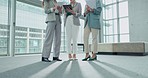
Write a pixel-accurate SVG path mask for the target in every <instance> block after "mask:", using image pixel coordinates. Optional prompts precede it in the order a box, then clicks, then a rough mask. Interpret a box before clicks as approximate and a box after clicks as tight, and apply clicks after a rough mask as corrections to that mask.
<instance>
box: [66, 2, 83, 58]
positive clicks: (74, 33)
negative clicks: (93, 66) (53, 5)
mask: <svg viewBox="0 0 148 78" xmlns="http://www.w3.org/2000/svg"><path fill="white" fill-rule="evenodd" d="M70 5H71V6H72V9H70V8H67V9H66V10H65V11H66V13H65V18H66V19H65V27H66V36H67V38H66V39H67V52H68V58H69V59H70V60H71V59H76V52H77V39H78V33H79V26H80V19H79V16H81V11H82V7H81V4H80V3H78V2H76V0H70ZM71 41H73V43H72V44H71ZM71 45H72V46H73V48H72V51H71ZM72 54H73V55H72Z"/></svg>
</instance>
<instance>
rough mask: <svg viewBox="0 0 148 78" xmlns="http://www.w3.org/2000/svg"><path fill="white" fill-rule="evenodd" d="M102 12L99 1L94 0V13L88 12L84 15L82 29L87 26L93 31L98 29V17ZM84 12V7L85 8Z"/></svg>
mask: <svg viewBox="0 0 148 78" xmlns="http://www.w3.org/2000/svg"><path fill="white" fill-rule="evenodd" d="M101 11H102V6H101V2H100V0H96V9H94V12H90V13H88V14H87V15H86V19H85V24H84V28H85V27H86V25H87V24H88V27H90V28H94V29H100V28H101V26H100V25H101V24H100V15H101ZM85 12H86V7H85Z"/></svg>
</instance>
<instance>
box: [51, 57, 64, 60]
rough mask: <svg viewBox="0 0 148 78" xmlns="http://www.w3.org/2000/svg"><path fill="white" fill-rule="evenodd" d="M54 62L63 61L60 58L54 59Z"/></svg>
mask: <svg viewBox="0 0 148 78" xmlns="http://www.w3.org/2000/svg"><path fill="white" fill-rule="evenodd" d="M53 60H54V61H62V60H61V59H59V58H58V57H53Z"/></svg>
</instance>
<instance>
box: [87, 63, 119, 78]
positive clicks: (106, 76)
mask: <svg viewBox="0 0 148 78" xmlns="http://www.w3.org/2000/svg"><path fill="white" fill-rule="evenodd" d="M99 62H100V61H99ZM88 63H89V64H90V65H91V66H92V67H93V68H94V69H95V70H96V71H97V72H98V74H100V75H101V76H102V78H119V77H118V76H117V75H116V74H113V73H112V72H110V71H108V70H107V69H105V68H103V67H101V66H100V65H98V64H96V63H94V62H93V61H90V62H88Z"/></svg>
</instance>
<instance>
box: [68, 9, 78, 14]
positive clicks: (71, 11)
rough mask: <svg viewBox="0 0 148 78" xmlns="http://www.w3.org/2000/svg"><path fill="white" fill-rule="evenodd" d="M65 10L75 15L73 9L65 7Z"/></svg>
mask: <svg viewBox="0 0 148 78" xmlns="http://www.w3.org/2000/svg"><path fill="white" fill-rule="evenodd" d="M66 11H68V12H70V13H72V14H73V15H76V13H75V12H74V11H73V10H71V9H70V8H66Z"/></svg>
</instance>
